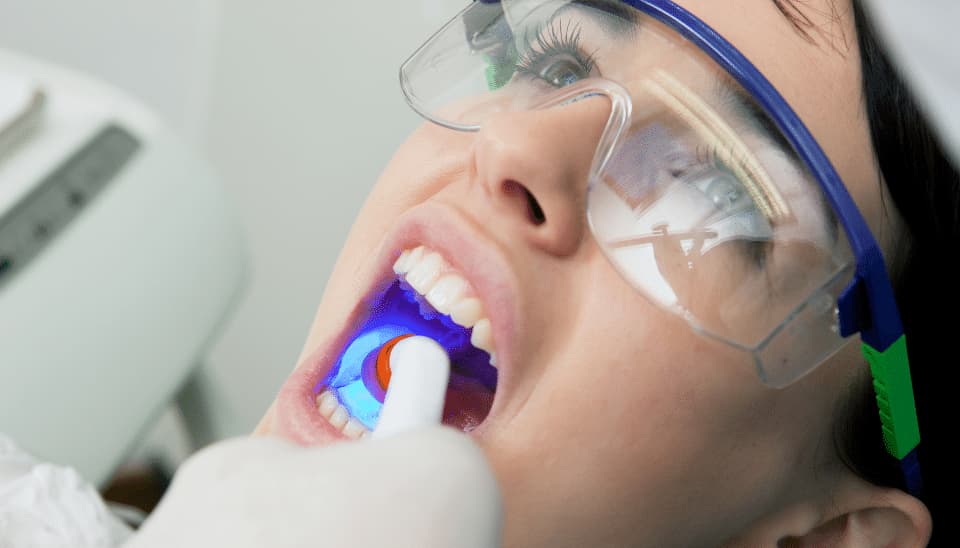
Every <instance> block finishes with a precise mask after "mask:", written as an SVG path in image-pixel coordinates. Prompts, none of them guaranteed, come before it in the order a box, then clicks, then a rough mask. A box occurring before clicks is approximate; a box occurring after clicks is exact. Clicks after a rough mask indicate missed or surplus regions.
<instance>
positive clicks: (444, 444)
mask: <svg viewBox="0 0 960 548" xmlns="http://www.w3.org/2000/svg"><path fill="white" fill-rule="evenodd" d="M499 542H500V498H499V492H498V490H497V486H496V482H495V480H494V478H493V474H492V472H491V471H490V468H489V466H488V465H487V463H486V460H485V459H484V457H483V455H482V453H481V452H480V450H479V448H478V447H477V446H476V445H475V444H474V443H473V442H472V441H471V440H470V439H469V438H468V437H467V436H465V435H464V434H462V433H460V432H457V431H455V430H453V429H450V428H446V427H434V428H431V429H428V430H420V431H417V432H414V433H406V434H400V435H397V436H394V437H390V438H386V439H378V440H372V441H361V442H353V443H348V442H345V443H340V444H337V445H333V446H329V447H318V448H303V447H299V446H296V445H294V444H292V443H289V442H287V441H284V440H280V439H272V438H247V439H237V440H230V441H226V442H221V443H218V444H216V445H213V446H211V447H210V448H207V449H205V450H203V451H201V452H199V453H198V454H197V455H195V456H193V457H191V458H190V459H189V460H187V462H185V463H184V465H183V466H182V467H181V468H180V469H179V471H178V472H177V475H176V477H175V479H174V482H173V484H172V486H171V488H170V491H169V492H168V493H167V495H166V496H165V497H164V499H163V501H161V503H160V506H159V507H158V508H157V509H156V510H155V511H154V513H153V514H152V515H151V517H150V519H148V520H147V521H146V523H145V525H144V526H143V527H142V528H141V530H140V532H139V533H138V534H137V535H135V536H134V538H133V539H132V540H131V541H130V542H128V543H127V544H125V545H124V548H171V547H183V548H187V547H197V548H201V547H202V548H211V547H216V546H230V547H232V548H246V547H250V548H254V547H256V548H264V547H270V548H294V547H297V548H300V547H312V548H315V547H326V546H336V547H339V546H343V547H358V548H363V547H371V548H372V547H383V546H396V547H404V546H409V547H417V548H430V547H444V548H446V547H463V548H472V547H475V548H492V547H494V546H499Z"/></svg>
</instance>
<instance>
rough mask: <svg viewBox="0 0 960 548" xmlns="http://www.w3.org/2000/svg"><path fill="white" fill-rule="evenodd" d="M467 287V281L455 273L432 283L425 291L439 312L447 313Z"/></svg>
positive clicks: (429, 300) (428, 300) (428, 299)
mask: <svg viewBox="0 0 960 548" xmlns="http://www.w3.org/2000/svg"><path fill="white" fill-rule="evenodd" d="M466 289H467V281H466V280H464V279H463V278H461V277H460V276H457V275H456V274H448V275H446V276H444V277H442V278H440V279H439V280H437V283H435V284H433V287H432V288H430V291H429V292H428V293H427V302H429V303H430V304H431V305H433V307H434V308H435V309H436V310H437V312H439V313H441V314H449V313H450V308H451V307H452V306H453V304H454V303H455V302H457V301H458V300H459V299H460V297H461V296H463V293H464V291H466Z"/></svg>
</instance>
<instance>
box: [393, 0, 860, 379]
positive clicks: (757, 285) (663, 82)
mask: <svg viewBox="0 0 960 548" xmlns="http://www.w3.org/2000/svg"><path fill="white" fill-rule="evenodd" d="M401 79H402V85H403V89H404V93H405V94H406V96H407V99H408V101H409V102H410V103H411V105H412V106H413V107H414V108H415V109H416V110H417V111H418V112H420V113H421V114H422V115H423V116H425V117H426V118H428V119H430V120H432V121H434V122H436V123H439V124H441V125H444V126H447V127H451V128H455V129H462V130H478V129H480V128H481V127H482V126H483V123H484V121H485V120H486V119H488V118H489V117H490V116H493V115H497V114H498V113H503V112H510V111H517V110H533V109H553V110H551V115H557V116H560V115H562V105H564V104H565V103H569V102H571V101H574V100H576V99H578V98H581V97H587V96H593V95H602V96H605V97H607V98H608V99H609V100H610V103H611V108H610V111H609V112H610V119H609V121H608V123H607V129H606V132H605V133H604V135H603V137H602V138H601V140H600V141H599V142H592V143H584V146H589V147H594V148H595V149H596V151H597V154H596V157H595V160H594V163H593V169H592V172H591V180H590V191H589V192H590V193H589V200H588V204H589V205H588V212H587V213H588V216H589V219H590V224H591V228H592V230H593V233H594V236H595V238H596V240H597V242H598V243H599V245H600V246H601V248H602V249H603V250H604V252H605V253H606V255H607V257H608V258H609V259H610V261H611V262H612V264H613V265H614V266H615V267H616V268H617V269H618V270H619V271H620V273H621V274H622V275H623V276H624V278H626V279H627V280H628V281H629V282H630V283H631V284H632V285H633V286H634V287H636V288H637V289H638V290H639V291H641V292H642V293H643V294H644V295H646V296H647V297H648V298H650V299H651V300H652V301H653V302H655V303H657V304H658V305H660V306H661V307H663V308H664V309H667V310H670V311H672V312H674V313H676V314H679V315H680V316H682V317H684V318H685V319H686V320H687V321H688V322H689V323H690V325H691V326H692V327H693V328H694V329H696V330H698V331H700V332H702V333H704V334H705V335H708V336H710V337H714V338H717V339H721V340H723V341H725V342H727V343H729V344H732V345H734V346H736V347H738V348H741V349H743V350H744V351H747V352H750V353H751V354H752V355H753V357H754V359H755V361H756V364H757V368H758V373H759V374H760V377H761V379H763V380H764V381H765V382H767V383H768V384H771V385H773V386H783V385H785V384H788V383H789V382H792V381H793V380H795V379H796V378H798V377H800V376H802V375H803V374H805V373H806V372H808V371H809V370H810V369H812V368H813V367H814V366H816V365H817V364H818V363H820V362H821V361H822V360H823V359H824V358H826V357H827V356H829V355H830V354H831V353H833V352H835V351H836V350H837V349H839V348H840V347H841V346H842V345H843V344H844V342H845V341H844V339H842V338H841V337H840V336H839V334H838V333H837V329H836V326H835V322H834V310H835V308H836V298H837V295H838V294H839V292H840V290H841V289H842V288H843V287H844V285H845V284H846V282H847V281H849V279H850V277H851V275H852V270H853V268H852V266H853V263H854V260H853V254H852V252H851V250H850V246H849V244H848V243H847V241H846V239H845V238H844V235H843V231H842V230H841V229H840V228H839V225H838V223H837V220H836V218H835V217H834V214H833V212H832V209H831V208H830V206H829V204H828V201H827V200H826V198H825V196H824V195H823V192H822V190H821V188H820V185H819V184H818V183H817V181H816V180H815V179H814V178H813V176H812V175H811V174H810V173H809V171H808V169H807V168H806V166H805V165H804V164H803V163H802V162H801V161H800V160H799V159H798V156H797V155H796V154H795V153H794V151H793V150H792V149H791V148H790V146H789V145H788V144H787V140H786V139H785V138H784V137H783V136H782V135H781V134H780V133H779V131H778V130H777V129H776V127H775V125H774V124H773V123H772V122H771V121H770V119H769V118H768V117H767V116H766V115H765V114H764V112H763V110H762V109H761V108H760V107H759V106H758V105H757V104H756V103H755V102H754V101H753V100H752V98H750V96H749V94H747V93H746V92H744V90H743V89H742V88H740V87H739V85H738V84H736V83H735V81H734V80H733V78H731V77H730V76H729V75H728V74H726V73H725V72H724V71H723V70H722V69H721V68H720V67H719V66H717V65H716V64H715V63H714V62H713V61H712V60H711V59H710V58H709V57H708V56H707V55H705V54H704V53H703V52H701V51H700V50H699V49H698V48H697V47H696V46H694V45H693V44H691V43H689V42H688V41H686V40H685V39H684V38H682V37H681V36H680V35H678V34H677V33H676V32H674V31H673V30H671V29H669V28H667V27H665V26H664V25H663V24H661V23H659V22H657V21H655V20H653V19H651V18H649V17H646V16H644V15H643V14H641V13H640V12H639V11H636V10H633V9H632V8H629V7H628V6H626V5H625V4H623V3H622V2H619V1H616V0H591V2H589V3H574V2H572V1H570V0H555V1H548V2H543V1H534V0H513V1H511V0H505V1H503V2H501V3H499V4H483V3H480V2H475V3H473V5H471V6H470V7H469V8H467V9H466V10H465V11H464V12H462V13H461V14H460V16H458V17H457V18H456V19H454V20H453V21H451V22H450V23H449V24H448V25H447V26H446V27H444V28H443V29H442V30H441V31H440V32H439V33H437V34H436V35H435V36H434V37H433V38H432V39H431V40H430V41H429V42H428V43H427V44H426V45H425V46H424V47H422V48H421V49H420V50H418V51H417V52H416V53H415V54H414V56H413V57H412V58H411V59H410V60H409V61H408V62H407V63H406V64H405V65H404V66H403V68H402V71H401ZM555 107H559V108H555Z"/></svg>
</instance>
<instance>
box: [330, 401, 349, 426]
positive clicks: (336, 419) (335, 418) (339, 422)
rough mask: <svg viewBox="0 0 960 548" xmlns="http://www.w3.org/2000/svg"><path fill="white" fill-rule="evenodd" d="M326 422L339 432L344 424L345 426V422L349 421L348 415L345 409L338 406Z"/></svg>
mask: <svg viewBox="0 0 960 548" xmlns="http://www.w3.org/2000/svg"><path fill="white" fill-rule="evenodd" d="M328 420H329V421H330V424H332V425H333V427H334V428H336V429H337V430H340V429H341V428H343V426H344V425H345V424H347V421H348V420H350V413H347V410H346V408H344V407H343V406H342V405H338V406H337V409H336V411H334V412H333V414H332V415H330V418H329V419H328Z"/></svg>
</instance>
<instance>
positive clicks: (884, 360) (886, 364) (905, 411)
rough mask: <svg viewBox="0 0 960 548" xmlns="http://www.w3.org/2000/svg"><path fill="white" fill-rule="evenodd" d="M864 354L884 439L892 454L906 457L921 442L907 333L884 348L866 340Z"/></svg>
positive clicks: (899, 457)
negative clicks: (871, 380) (871, 375)
mask: <svg viewBox="0 0 960 548" xmlns="http://www.w3.org/2000/svg"><path fill="white" fill-rule="evenodd" d="M863 355H864V356H865V357H866V358H867V362H868V363H869V364H870V372H871V373H872V374H873V389H874V391H875V392H876V395H877V407H879V409H880V421H881V423H882V425H883V443H884V445H886V447H887V451H888V452H889V453H890V454H891V455H893V456H894V457H896V458H897V459H903V458H904V457H905V456H906V455H907V454H908V453H909V452H910V451H913V450H914V449H915V448H916V447H917V445H919V444H920V427H919V426H918V424H917V407H916V404H915V403H914V399H913V383H912V381H911V380H910V362H909V359H908V358H907V337H906V335H901V336H900V338H899V339H897V340H896V341H895V342H894V343H893V344H891V345H890V346H889V347H888V348H887V349H886V350H884V351H882V352H881V351H879V350H877V349H875V348H873V347H872V346H870V345H869V344H866V343H863Z"/></svg>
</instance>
